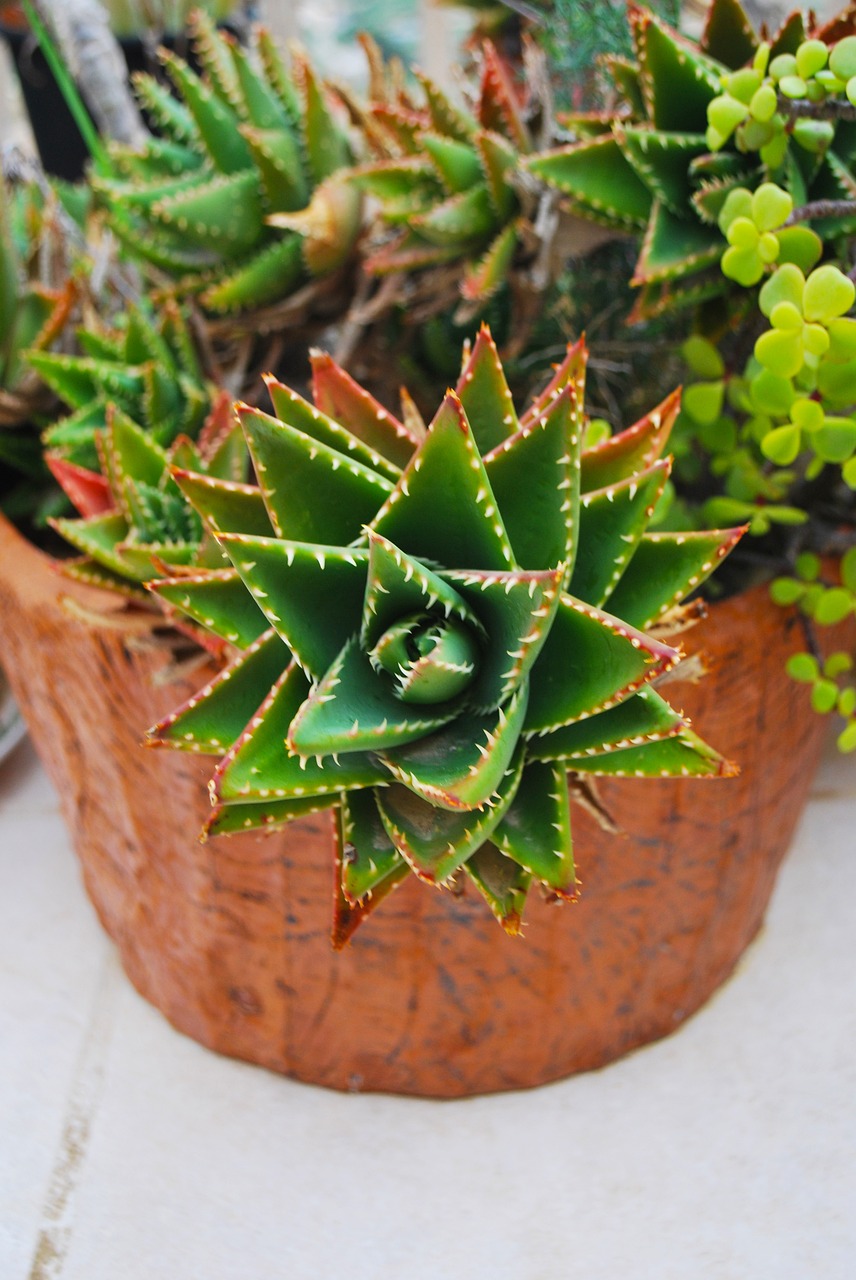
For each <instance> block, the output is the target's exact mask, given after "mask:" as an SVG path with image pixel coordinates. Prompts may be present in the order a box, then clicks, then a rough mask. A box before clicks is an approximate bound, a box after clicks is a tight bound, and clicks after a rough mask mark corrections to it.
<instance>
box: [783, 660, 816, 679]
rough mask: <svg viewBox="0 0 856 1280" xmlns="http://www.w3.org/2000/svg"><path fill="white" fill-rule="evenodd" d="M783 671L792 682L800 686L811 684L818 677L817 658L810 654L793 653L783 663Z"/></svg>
mask: <svg viewBox="0 0 856 1280" xmlns="http://www.w3.org/2000/svg"><path fill="white" fill-rule="evenodd" d="M785 670H786V671H787V673H788V675H789V676H790V677H791V679H792V680H798V681H799V683H800V684H813V683H814V681H815V680H816V679H817V677H818V676H819V675H820V668H819V667H818V665H817V658H815V657H814V656H813V655H812V654H810V653H793V654H791V656H790V657H789V658H788V660H787V662H786V663H785Z"/></svg>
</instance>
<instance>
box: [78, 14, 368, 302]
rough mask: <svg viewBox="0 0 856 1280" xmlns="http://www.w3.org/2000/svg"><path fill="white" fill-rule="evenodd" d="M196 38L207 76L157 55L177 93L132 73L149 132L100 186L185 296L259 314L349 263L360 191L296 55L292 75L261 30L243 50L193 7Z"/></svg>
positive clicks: (141, 253) (119, 218) (127, 229)
mask: <svg viewBox="0 0 856 1280" xmlns="http://www.w3.org/2000/svg"><path fill="white" fill-rule="evenodd" d="M194 30H195V40H194V48H195V53H196V56H197V58H198V60H199V63H200V65H201V67H202V73H201V74H197V73H196V72H195V71H194V70H192V68H191V67H190V66H189V65H188V64H187V63H186V62H185V61H184V60H183V59H182V58H180V57H179V56H178V55H177V54H173V53H169V52H166V51H164V52H163V53H162V59H163V63H164V66H165V68H166V71H167V73H168V75H169V78H170V81H171V83H172V87H173V89H174V90H175V96H174V95H173V94H172V93H170V92H169V89H168V88H167V87H166V86H164V85H163V84H161V83H160V82H159V81H158V80H157V79H156V78H155V77H153V76H150V75H142V76H139V77H138V78H137V80H136V89H137V93H138V96H139V99H140V102H141V104H142V105H143V106H144V107H145V108H146V110H147V111H148V113H149V115H150V117H151V118H152V119H153V121H154V122H155V124H156V126H157V129H158V131H159V132H158V135H157V136H155V135H152V136H151V137H150V138H149V140H148V142H147V144H146V146H145V147H144V148H143V149H142V150H140V149H136V148H129V147H124V146H122V147H120V146H116V145H114V146H113V147H111V149H110V160H111V163H112V166H113V170H114V174H113V175H112V176H109V177H106V176H103V175H102V176H101V177H98V178H96V179H95V185H96V190H97V192H98V193H99V196H100V199H101V201H102V203H103V204H104V205H105V206H106V208H107V210H108V215H109V222H110V225H111V227H112V228H113V229H114V231H115V232H116V234H117V235H118V236H119V237H120V239H121V240H122V241H123V243H125V244H126V245H127V247H128V249H129V251H130V252H131V254H132V255H133V256H134V257H135V258H136V259H141V260H145V261H147V262H149V263H151V264H152V265H153V266H154V267H155V268H157V269H158V270H159V271H160V272H161V273H163V274H164V275H165V276H166V277H167V278H169V279H171V280H172V281H174V282H176V283H175V287H176V288H177V289H178V291H179V292H180V293H182V294H184V295H191V294H196V295H198V297H199V299H200V301H201V303H202V305H203V306H204V307H205V308H206V309H207V310H208V311H210V312H214V313H228V312H235V311H241V310H245V309H251V308H257V307H261V306H264V305H266V304H269V303H273V302H277V301H280V300H282V299H285V298H288V297H289V296H290V295H292V294H293V293H294V292H295V291H296V290H297V289H298V288H300V287H301V286H303V285H305V284H307V283H308V282H310V281H312V280H315V279H318V278H322V277H325V276H327V275H329V274H330V273H332V272H333V271H335V270H336V269H337V268H338V267H340V266H341V265H342V263H343V262H344V261H345V260H346V259H347V257H348V255H349V254H350V252H351V250H352V247H353V244H354V241H355V238H356V236H357V233H358V231H359V225H360V201H359V196H358V193H357V191H356V189H355V188H354V187H353V186H352V185H350V184H348V183H347V182H345V181H343V179H342V177H341V171H342V169H343V167H344V166H345V165H346V164H348V163H349V161H350V159H351V155H350V150H349V146H348V142H347V139H346V137H345V135H344V133H343V131H342V128H341V127H340V125H339V123H338V122H337V120H336V118H335V116H334V114H333V113H332V111H331V108H330V105H329V103H328V101H327V98H326V96H325V93H324V91H323V89H322V86H321V85H320V84H319V82H318V80H317V78H316V76H315V74H314V72H313V71H312V68H311V67H310V65H309V63H308V62H307V61H306V60H305V59H304V58H303V57H299V56H296V57H295V60H294V67H293V70H292V72H289V70H288V69H287V68H286V66H285V65H284V64H283V61H282V59H281V57H280V54H279V52H278V50H277V48H276V45H275V43H274V42H273V41H272V40H271V38H270V36H269V35H268V34H267V33H266V32H264V31H260V32H258V34H257V36H256V43H255V49H254V50H252V51H250V50H246V49H244V48H243V47H242V46H241V45H239V44H238V43H237V42H236V41H234V40H233V39H231V38H230V37H229V36H228V35H226V34H223V33H221V32H218V31H217V30H216V29H215V28H214V26H213V24H212V23H211V21H210V19H209V18H207V17H206V16H205V15H204V14H202V13H201V12H199V11H197V13H196V14H195V15H194ZM117 174H118V175H119V176H115V175H117Z"/></svg>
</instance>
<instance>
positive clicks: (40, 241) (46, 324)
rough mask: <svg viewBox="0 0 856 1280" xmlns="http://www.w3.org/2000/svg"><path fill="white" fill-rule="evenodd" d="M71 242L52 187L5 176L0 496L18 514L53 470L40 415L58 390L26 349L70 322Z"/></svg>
mask: <svg viewBox="0 0 856 1280" xmlns="http://www.w3.org/2000/svg"><path fill="white" fill-rule="evenodd" d="M66 247H67V246H66V243H65V239H64V235H63V233H62V230H61V228H60V226H59V224H58V208H57V204H56V201H55V200H54V199H53V197H52V196H51V194H50V193H43V192H42V191H40V190H39V189H38V188H36V187H35V186H31V185H25V184H22V185H19V186H11V185H7V184H6V183H5V181H4V182H3V183H2V184H0V469H2V471H3V472H4V475H3V478H2V485H0V500H2V502H3V508H4V510H6V511H7V512H8V513H9V514H10V515H12V516H13V517H15V518H21V519H26V518H28V517H30V516H32V514H33V512H34V510H35V509H36V508H37V507H38V506H39V504H40V503H41V502H42V500H43V496H44V492H43V491H44V481H45V480H46V479H47V478H48V477H47V474H46V472H45V470H44V466H43V463H42V458H41V448H40V445H39V438H38V430H37V427H36V425H35V422H36V419H37V418H38V416H39V414H41V413H44V412H46V411H47V410H48V409H50V408H51V406H52V405H53V403H54V398H53V395H52V393H51V392H50V391H49V390H48V388H46V387H45V386H44V384H43V383H41V382H40V380H39V379H38V377H37V376H36V375H35V373H33V371H32V370H31V369H30V368H29V367H28V365H27V362H26V360H25V358H24V355H25V352H26V351H28V350H45V349H47V348H49V347H51V346H52V345H53V344H55V343H56V342H57V341H58V340H59V339H60V338H61V337H62V335H63V334H64V333H65V332H67V330H68V327H69V322H70V319H71V317H72V314H73V313H74V310H75V305H76V302H77V298H78V288H77V284H76V282H75V279H74V277H73V276H72V275H71V274H69V273H68V263H67V261H66V257H67V255H66Z"/></svg>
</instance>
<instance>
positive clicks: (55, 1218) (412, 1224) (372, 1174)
mask: <svg viewBox="0 0 856 1280" xmlns="http://www.w3.org/2000/svg"><path fill="white" fill-rule="evenodd" d="M854 817H856V786H854V775H853V762H852V760H850V761H842V760H840V759H836V758H835V757H834V756H832V755H830V756H829V757H828V758H827V760H826V763H825V765H824V767H823V770H822V772H821V775H820V778H819V780H818V782H817V784H816V785H815V788H814V794H813V799H812V801H811V804H810V806H809V810H808V813H807V815H806V818H805V820H804V822H803V824H802V826H801V828H800V831H799V834H798V836H797V839H796V841H795V843H794V846H793V848H792V850H791V853H790V855H789V858H788V860H787V862H786V863H785V866H784V869H783V871H782V875H781V878H780V881H779V885H778V888H777V890H776V894H775V898H774V900H773V904H772V907H771V910H770V913H769V918H768V921H767V925H766V927H765V929H764V931H763V933H762V935H761V937H760V938H759V939H758V941H757V942H756V943H755V944H754V945H753V947H752V948H751V949H750V951H749V953H748V955H747V956H746V957H745V959H744V961H743V963H742V964H741V966H740V968H739V970H738V972H737V974H736V975H735V976H734V977H733V978H732V979H731V981H730V982H729V983H728V984H727V985H726V986H725V987H724V988H723V989H722V990H721V991H720V993H719V994H718V995H717V996H716V997H715V998H714V999H713V1000H712V1001H711V1002H710V1003H709V1004H708V1005H707V1007H706V1008H704V1009H703V1010H701V1012H700V1013H698V1014H697V1015H696V1016H695V1017H694V1018H693V1019H691V1020H690V1022H689V1023H687V1024H686V1025H685V1026H684V1027H683V1028H682V1029H681V1030H680V1031H678V1032H677V1033H676V1034H675V1035H674V1036H672V1037H671V1038H670V1039H668V1040H665V1041H662V1042H660V1043H659V1044H657V1045H653V1046H650V1047H649V1048H647V1049H644V1050H641V1051H639V1052H637V1053H635V1054H633V1055H631V1056H630V1057H629V1058H626V1059H625V1060H624V1061H622V1062H619V1063H617V1064H614V1065H613V1066H611V1067H608V1068H607V1069H605V1070H603V1071H600V1072H595V1073H592V1074H589V1075H585V1076H580V1077H577V1078H575V1079H571V1080H568V1081H565V1082H563V1083H560V1084H556V1085H552V1086H550V1087H547V1088H543V1089H539V1090H534V1091H531V1092H527V1093H517V1094H505V1095H499V1096H494V1097H488V1098H480V1099H475V1100H468V1101H464V1102H454V1103H436V1102H426V1101H418V1100H412V1099H400V1098H392V1097H384V1096H370V1095H367V1096H356V1095H353V1096H346V1095H345V1096H343V1095H340V1094H335V1093H331V1092H327V1091H324V1090H321V1089H315V1088H312V1087H309V1086H306V1085H301V1084H296V1083H293V1082H291V1081H288V1080H285V1079H281V1078H279V1077H277V1076H274V1075H272V1074H269V1073H267V1072H265V1071H262V1070H260V1069H257V1068H253V1067H248V1066H246V1065H243V1064H240V1063H236V1062H231V1061H228V1060H226V1059H223V1058H218V1057H215V1056H214V1055H213V1054H211V1053H209V1052H207V1051H206V1050H204V1049H202V1048H200V1047H198V1046H197V1045H196V1044H194V1043H193V1042H191V1041H190V1040H187V1039H185V1038H184V1037H182V1036H180V1035H179V1034H178V1033H176V1032H175V1031H173V1030H172V1029H171V1028H170V1027H169V1026H168V1024H167V1023H166V1022H165V1021H164V1019H163V1018H162V1017H161V1016H160V1015H159V1014H158V1013H157V1012H155V1011H154V1010H153V1009H151V1008H150V1007H149V1006H148V1005H146V1004H145V1003H144V1002H143V1001H142V1000H141V999H140V997H139V996H138V995H137V994H136V992H135V991H134V990H133V988H132V987H131V986H130V984H129V983H128V981H127V980H126V979H125V977H124V976H123V974H122V972H121V970H120V969H119V965H118V962H117V960H116V956H115V953H114V951H113V948H112V946H111V944H110V943H109V942H108V941H107V940H106V938H105V937H104V936H103V934H102V933H101V931H100V929H99V927H98V925H97V923H96V920H95V917H94V913H93V911H92V909H91V908H90V906H89V905H88V903H87V901H86V899H85V898H84V896H83V893H82V890H81V887H80V882H79V877H78V873H77V868H76V865H75V861H74V858H73V855H72V853H71V850H70V848H69V846H68V842H67V839H66V836H65V833H64V830H63V827H62V825H61V823H60V820H59V816H58V813H57V805H56V799H55V797H54V795H53V793H52V791H51V789H50V786H49V785H48V783H47V781H46V779H45V777H44V775H43V773H42V771H41V769H40V767H39V766H38V764H37V763H36V761H35V759H34V757H33V756H32V753H31V751H30V748H29V747H28V746H23V747H21V748H19V749H18V751H17V752H16V753H15V754H14V755H13V756H12V757H11V758H10V759H9V761H8V762H7V764H6V765H5V767H4V768H3V769H2V770H0V1135H2V1137H0V1277H2V1280H256V1278H260V1277H265V1278H268V1277H269V1278H270V1280H280V1278H282V1280H340V1277H342V1278H343V1277H348V1280H439V1278H440V1277H443V1278H444V1280H445V1278H446V1277H448V1278H449V1280H470V1278H471V1277H472V1278H473V1280H477V1278H478V1277H482V1276H485V1277H487V1276H490V1277H492V1278H497V1277H499V1278H500V1280H504V1278H506V1277H508V1280H512V1278H513V1280H567V1278H569V1277H576V1276H581V1277H582V1276H584V1277H585V1278H586V1280H619V1278H620V1280H625V1278H627V1280H852V1277H853V1276H854V1275H856V1163H854V1152H856V1065H854V1048H856V930H854V927H853V921H854V905H853V904H854V901H856V839H854V825H856V824H854Z"/></svg>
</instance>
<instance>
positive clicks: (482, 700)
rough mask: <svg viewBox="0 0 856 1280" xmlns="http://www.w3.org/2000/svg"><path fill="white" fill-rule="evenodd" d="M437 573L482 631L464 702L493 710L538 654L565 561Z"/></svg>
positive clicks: (550, 621)
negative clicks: (483, 638) (524, 567)
mask: <svg viewBox="0 0 856 1280" xmlns="http://www.w3.org/2000/svg"><path fill="white" fill-rule="evenodd" d="M442 576H443V577H444V578H445V580H446V581H447V582H448V583H449V584H450V585H451V586H452V587H454V589H455V591H457V592H458V594H459V595H460V596H461V597H462V598H463V599H464V600H465V601H466V602H467V604H468V605H469V606H470V608H471V609H472V611H473V613H474V614H475V615H476V617H477V618H478V619H479V621H480V623H481V624H482V627H483V630H484V634H485V635H486V637H487V639H486V641H485V642H484V644H483V645H482V650H481V654H480V657H479V663H478V669H477V671H476V674H475V676H474V678H473V680H472V683H471V684H470V685H468V687H467V702H468V703H469V705H470V706H471V707H472V708H474V709H476V710H478V711H494V710H496V708H497V707H499V706H501V705H502V704H503V703H504V702H505V701H506V699H507V698H509V697H510V695H511V694H512V693H514V691H515V690H516V689H519V687H520V685H521V684H522V682H523V681H524V680H525V679H526V676H527V675H528V673H529V671H530V670H531V669H532V665H533V663H534V662H535V661H536V660H537V658H538V654H539V653H540V651H541V647H542V645H543V644H544V642H545V640H546V638H547V635H548V634H549V631H550V627H551V626H552V624H553V619H554V617H555V615H556V610H557V609H558V607H559V599H560V592H561V588H562V582H563V579H564V576H565V566H564V565H558V566H557V567H556V568H554V569H543V570H533V571H530V570H526V571H523V572H520V571H517V570H515V571H514V572H513V573H469V572H467V571H466V570H463V569H462V570H449V569H446V570H444V571H443V575H442Z"/></svg>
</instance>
